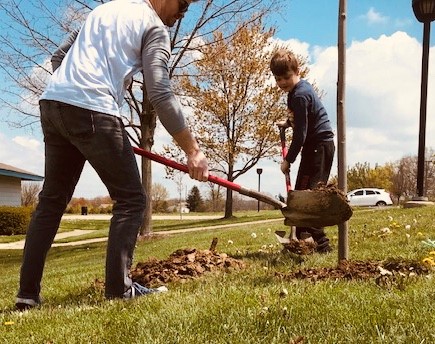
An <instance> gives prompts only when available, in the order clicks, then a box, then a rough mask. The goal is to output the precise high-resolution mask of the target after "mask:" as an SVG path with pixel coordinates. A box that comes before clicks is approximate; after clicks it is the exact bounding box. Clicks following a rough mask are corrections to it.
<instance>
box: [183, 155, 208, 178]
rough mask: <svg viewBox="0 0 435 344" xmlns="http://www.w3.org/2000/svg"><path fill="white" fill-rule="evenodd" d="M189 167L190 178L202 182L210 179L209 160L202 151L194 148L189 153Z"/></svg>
mask: <svg viewBox="0 0 435 344" xmlns="http://www.w3.org/2000/svg"><path fill="white" fill-rule="evenodd" d="M187 167H188V168H189V176H190V178H192V179H196V180H199V181H201V182H206V181H207V180H208V162H207V159H206V157H205V155H204V153H203V152H202V151H200V150H194V151H192V152H190V153H189V154H188V155H187Z"/></svg>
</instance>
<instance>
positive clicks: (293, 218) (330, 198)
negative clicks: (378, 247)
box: [281, 186, 353, 227]
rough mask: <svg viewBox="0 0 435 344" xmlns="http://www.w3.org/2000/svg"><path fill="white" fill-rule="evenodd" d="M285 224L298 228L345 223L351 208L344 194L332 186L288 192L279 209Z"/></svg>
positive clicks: (349, 215)
mask: <svg viewBox="0 0 435 344" xmlns="http://www.w3.org/2000/svg"><path fill="white" fill-rule="evenodd" d="M281 212H282V214H283V215H284V217H285V223H288V224H289V225H295V226H298V227H326V226H334V225H337V224H340V223H343V222H346V221H347V220H349V219H350V217H351V216H352V213H353V212H352V208H351V207H350V205H349V203H348V202H347V199H346V196H345V195H344V193H343V192H342V191H341V190H339V189H337V188H336V187H334V186H324V187H319V188H317V189H313V190H297V191H290V192H289V193H288V197H287V206H286V207H285V208H283V209H281Z"/></svg>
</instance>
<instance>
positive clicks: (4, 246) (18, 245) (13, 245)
mask: <svg viewBox="0 0 435 344" xmlns="http://www.w3.org/2000/svg"><path fill="white" fill-rule="evenodd" d="M78 216H80V215H78ZM88 216H90V215H84V216H81V217H80V218H81V219H83V220H85V219H90V218H89V217H88ZM92 216H109V215H92ZM178 217H179V216H178ZM109 218H110V216H109ZM191 218H193V217H191ZM201 218H205V216H201ZM214 218H216V217H214ZM218 218H219V217H218ZM277 221H282V222H284V220H283V219H271V220H261V221H252V222H242V223H234V224H228V225H217V226H208V227H196V228H184V229H175V230H172V231H156V232H153V234H162V235H171V234H178V233H187V232H195V231H200V230H207V229H210V230H213V229H222V228H228V227H239V226H245V225H250V224H259V223H268V222H277ZM93 231H94V230H80V229H76V230H73V231H70V232H64V233H59V234H56V236H55V238H54V241H56V240H59V239H64V238H69V237H74V236H79V235H83V234H87V233H91V232H93ZM103 241H107V237H105V238H94V239H86V240H78V241H72V242H65V243H56V242H54V243H53V245H51V247H64V246H78V245H84V244H92V243H96V242H103ZM24 242H25V241H24V240H20V241H15V242H10V243H0V250H22V249H23V248H24Z"/></svg>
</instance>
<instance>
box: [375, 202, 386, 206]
mask: <svg viewBox="0 0 435 344" xmlns="http://www.w3.org/2000/svg"><path fill="white" fill-rule="evenodd" d="M376 205H377V206H378V207H385V206H386V205H387V203H385V202H384V201H379V202H378V203H376Z"/></svg>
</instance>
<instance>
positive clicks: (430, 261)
mask: <svg viewBox="0 0 435 344" xmlns="http://www.w3.org/2000/svg"><path fill="white" fill-rule="evenodd" d="M423 264H427V265H429V266H435V261H434V260H433V259H432V258H424V259H423Z"/></svg>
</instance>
